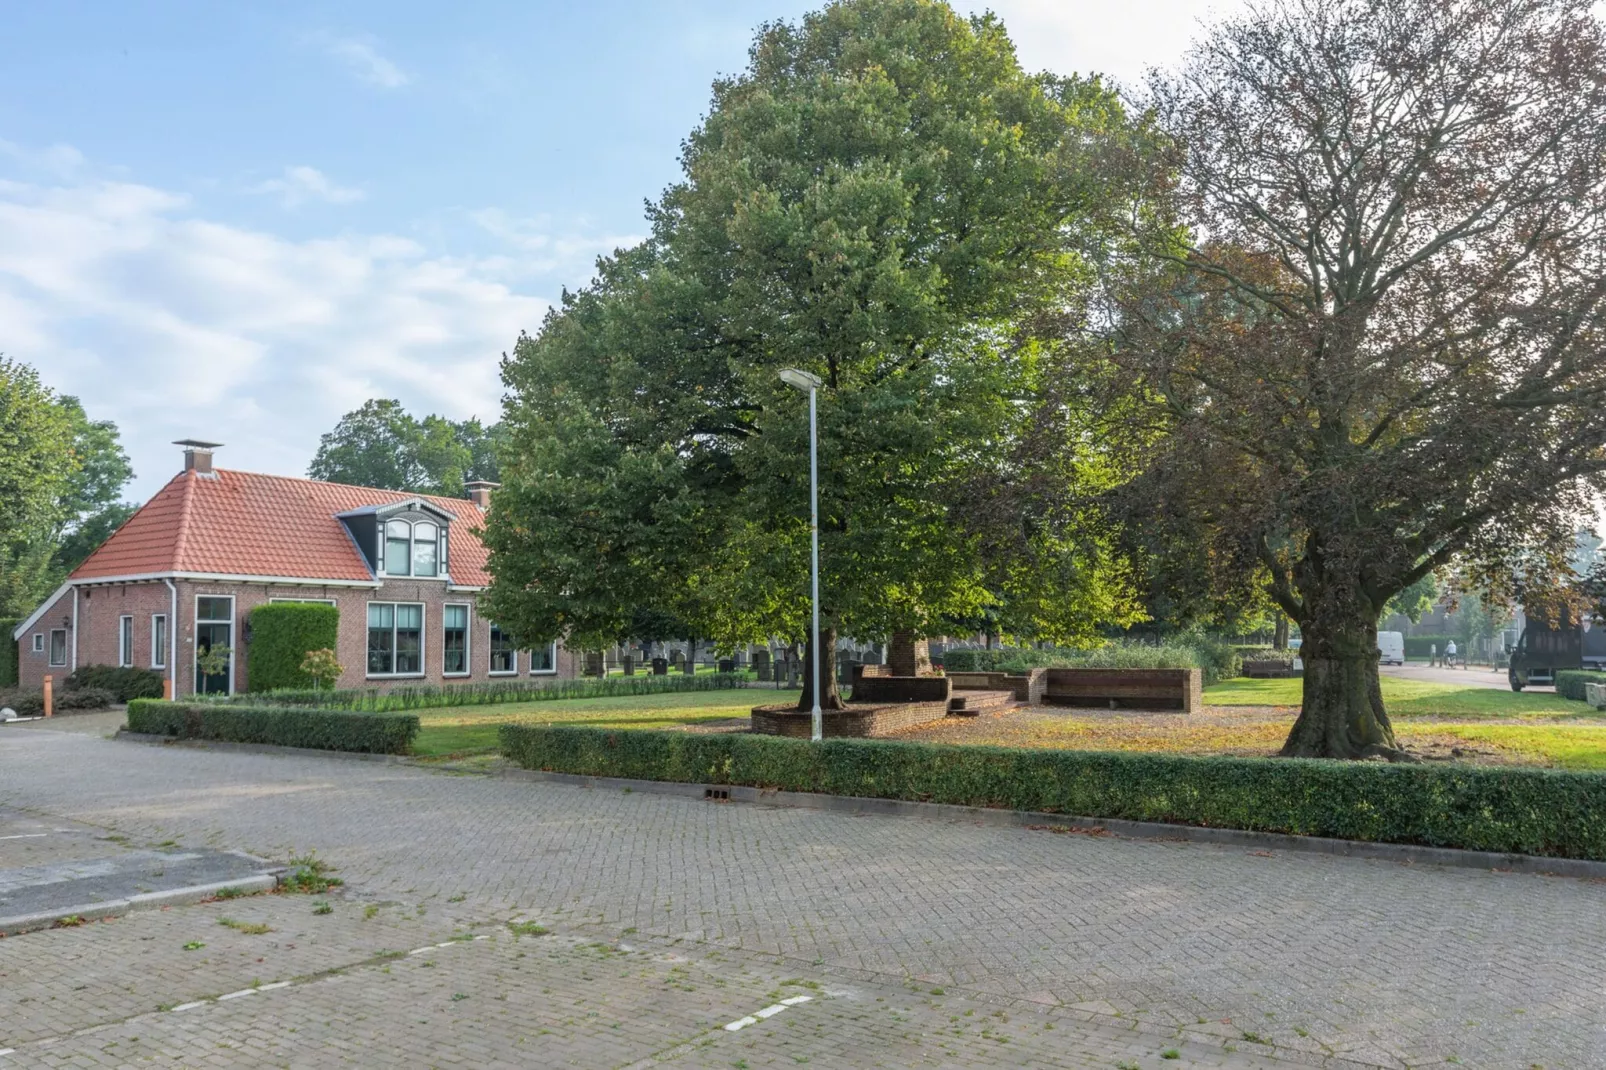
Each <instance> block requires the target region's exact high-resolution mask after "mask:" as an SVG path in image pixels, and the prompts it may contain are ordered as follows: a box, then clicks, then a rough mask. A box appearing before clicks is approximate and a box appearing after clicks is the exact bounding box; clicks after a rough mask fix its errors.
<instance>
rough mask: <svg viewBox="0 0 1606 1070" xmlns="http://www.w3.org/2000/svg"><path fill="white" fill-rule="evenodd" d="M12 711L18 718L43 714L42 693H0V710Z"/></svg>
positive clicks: (43, 698)
mask: <svg viewBox="0 0 1606 1070" xmlns="http://www.w3.org/2000/svg"><path fill="white" fill-rule="evenodd" d="M7 708H9V709H12V710H15V711H16V714H17V716H18V717H38V716H39V715H40V714H42V713H44V712H45V693H44V692H43V691H20V690H13V691H0V709H7Z"/></svg>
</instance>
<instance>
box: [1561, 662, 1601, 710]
mask: <svg viewBox="0 0 1606 1070" xmlns="http://www.w3.org/2000/svg"><path fill="white" fill-rule="evenodd" d="M1585 684H1606V672H1591V671H1589V670H1587V669H1563V670H1561V671H1560V672H1558V673H1557V674H1556V694H1558V695H1560V696H1561V697H1562V698H1570V699H1572V700H1573V701H1574V702H1583V701H1584V685H1585Z"/></svg>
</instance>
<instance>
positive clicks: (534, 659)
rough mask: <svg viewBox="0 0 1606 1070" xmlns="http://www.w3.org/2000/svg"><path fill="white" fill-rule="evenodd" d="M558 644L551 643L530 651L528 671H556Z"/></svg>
mask: <svg viewBox="0 0 1606 1070" xmlns="http://www.w3.org/2000/svg"><path fill="white" fill-rule="evenodd" d="M557 671H558V644H556V643H551V644H549V645H548V646H546V647H544V648H542V649H540V650H532V651H530V672H532V673H542V672H557Z"/></svg>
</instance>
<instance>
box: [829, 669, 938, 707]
mask: <svg viewBox="0 0 1606 1070" xmlns="http://www.w3.org/2000/svg"><path fill="white" fill-rule="evenodd" d="M951 688H952V684H951V683H950V681H949V679H948V678H947V677H946V676H861V677H859V679H858V680H857V681H855V682H854V684H853V695H852V697H851V698H849V699H848V701H849V702H876V703H883V704H885V703H891V702H943V703H946V702H947V701H948V697H949V694H950V692H951Z"/></svg>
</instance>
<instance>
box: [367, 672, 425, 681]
mask: <svg viewBox="0 0 1606 1070" xmlns="http://www.w3.org/2000/svg"><path fill="white" fill-rule="evenodd" d="M427 675H428V674H427V673H421V672H371V673H369V674H368V675H367V676H364V677H363V679H364V680H422V679H424V677H425V676H427Z"/></svg>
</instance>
